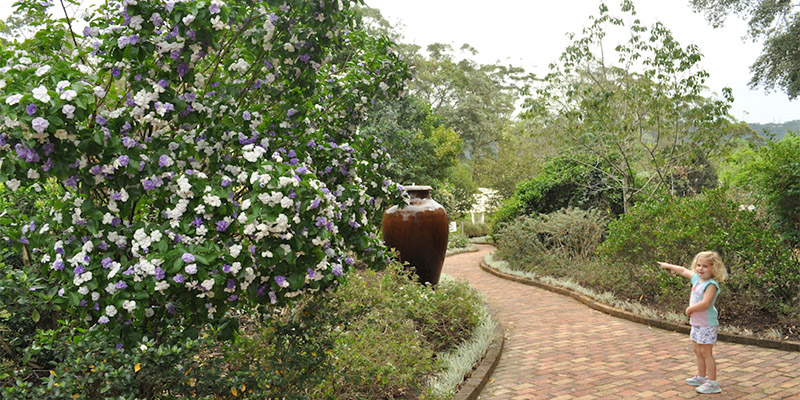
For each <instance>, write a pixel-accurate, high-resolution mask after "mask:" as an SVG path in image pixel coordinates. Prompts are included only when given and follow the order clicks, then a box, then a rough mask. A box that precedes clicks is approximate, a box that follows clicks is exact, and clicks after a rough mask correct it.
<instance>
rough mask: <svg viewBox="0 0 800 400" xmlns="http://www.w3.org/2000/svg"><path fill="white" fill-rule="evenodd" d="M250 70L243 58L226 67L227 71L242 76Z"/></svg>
mask: <svg viewBox="0 0 800 400" xmlns="http://www.w3.org/2000/svg"><path fill="white" fill-rule="evenodd" d="M249 68H250V64H248V63H247V61H245V60H244V59H243V58H240V59H238V60H237V61H236V62H235V63H233V64H231V66H230V67H228V69H229V70H231V71H235V72H238V73H240V74H244V73H245V72H247V70H248V69H249Z"/></svg>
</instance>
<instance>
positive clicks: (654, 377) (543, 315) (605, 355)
mask: <svg viewBox="0 0 800 400" xmlns="http://www.w3.org/2000/svg"><path fill="white" fill-rule="evenodd" d="M478 249H479V251H477V252H472V253H461V254H456V255H453V256H449V257H447V258H446V259H445V264H444V270H443V272H444V273H446V274H448V275H450V276H452V277H454V278H456V279H460V280H466V281H467V282H469V283H470V284H471V285H472V286H473V287H475V288H476V289H478V290H479V291H480V292H482V293H483V294H484V296H485V297H486V300H487V301H488V303H489V307H490V309H491V311H492V313H493V315H494V316H495V318H497V319H499V320H500V322H501V323H502V324H503V326H504V328H505V335H506V342H505V350H504V351H503V354H502V356H501V359H500V363H499V364H498V366H497V369H496V370H495V372H494V374H493V376H492V377H491V379H490V380H489V383H488V384H487V385H486V387H485V388H484V389H483V391H482V392H481V395H480V397H479V398H480V399H501V400H502V399H515V400H516V399H520V400H521V399H582V400H599V399H684V398H695V397H706V396H709V395H699V394H697V393H695V391H694V388H692V387H689V386H687V385H686V384H684V383H683V380H684V379H685V378H687V377H689V376H691V375H693V374H694V372H695V358H694V353H693V352H692V344H691V340H690V339H689V338H688V337H687V335H684V334H680V333H674V332H668V331H664V330H660V329H656V328H650V327H647V326H645V325H640V324H637V323H634V322H630V321H627V320H623V319H618V318H615V317H611V316H609V315H606V314H603V313H600V312H598V311H595V310H592V309H591V308H589V307H586V306H584V305H583V304H580V303H578V302H577V301H575V300H573V299H572V298H570V297H567V296H561V295H558V294H555V293H552V292H548V291H546V290H542V289H538V288H535V287H533V286H528V285H524V284H520V283H516V282H512V281H508V280H504V279H502V278H499V277H496V276H494V275H492V274H489V273H487V272H485V271H483V270H481V269H480V267H479V264H480V262H481V260H483V258H484V256H485V255H486V253H488V252H490V251H493V250H494V248H493V247H492V246H489V245H478ZM714 353H715V356H716V359H717V365H718V371H719V374H718V375H719V381H720V385H721V386H722V393H721V394H718V395H713V396H711V398H715V399H800V352H786V351H780V350H772V349H765V348H760V347H753V346H746V345H740V344H733V343H726V342H718V343H717V345H716V346H714Z"/></svg>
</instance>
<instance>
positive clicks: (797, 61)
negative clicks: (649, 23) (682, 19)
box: [691, 0, 800, 99]
mask: <svg viewBox="0 0 800 400" xmlns="http://www.w3.org/2000/svg"><path fill="white" fill-rule="evenodd" d="M691 4H692V7H694V9H695V10H696V11H698V12H702V13H704V14H705V17H706V19H707V20H708V21H709V22H710V23H711V24H712V25H713V26H714V27H715V28H716V27H720V26H722V25H723V24H724V22H725V20H726V18H727V17H728V16H729V15H730V14H736V15H738V16H740V17H741V18H744V19H747V20H748V25H749V30H748V36H750V38H751V39H753V40H754V41H755V40H764V47H763V48H762V50H761V54H760V55H759V56H758V58H757V59H756V61H755V62H754V63H753V65H752V66H751V67H750V71H751V72H752V74H753V76H752V79H751V80H750V85H751V86H752V87H758V86H763V87H764V88H765V89H773V88H779V89H780V90H782V91H784V92H786V94H787V95H788V96H789V98H790V99H795V98H797V96H798V95H800V12H799V11H798V5H797V4H796V3H795V2H793V1H791V0H757V1H750V0H691Z"/></svg>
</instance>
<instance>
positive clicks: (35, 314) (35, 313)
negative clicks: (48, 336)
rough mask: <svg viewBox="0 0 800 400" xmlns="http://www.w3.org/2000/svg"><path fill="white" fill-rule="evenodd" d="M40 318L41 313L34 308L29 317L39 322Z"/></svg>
mask: <svg viewBox="0 0 800 400" xmlns="http://www.w3.org/2000/svg"><path fill="white" fill-rule="evenodd" d="M41 318H42V316H41V314H39V310H35V309H34V310H33V314H32V315H31V319H33V322H39V320H40V319H41Z"/></svg>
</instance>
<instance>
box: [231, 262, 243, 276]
mask: <svg viewBox="0 0 800 400" xmlns="http://www.w3.org/2000/svg"><path fill="white" fill-rule="evenodd" d="M241 269H242V263H240V262H238V261H237V262H235V263H233V264H231V273H232V274H234V275H236V274H238V273H239V270H241Z"/></svg>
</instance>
